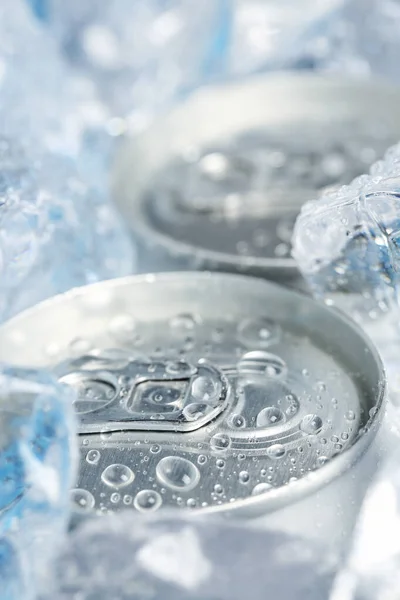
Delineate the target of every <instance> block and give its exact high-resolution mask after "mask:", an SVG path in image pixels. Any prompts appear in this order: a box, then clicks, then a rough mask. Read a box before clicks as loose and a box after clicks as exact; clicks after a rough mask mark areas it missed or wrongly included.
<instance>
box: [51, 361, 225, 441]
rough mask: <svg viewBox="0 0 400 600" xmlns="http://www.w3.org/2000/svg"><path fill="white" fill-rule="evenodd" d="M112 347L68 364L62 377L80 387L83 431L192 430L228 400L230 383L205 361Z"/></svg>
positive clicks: (78, 410)
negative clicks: (136, 355) (133, 354)
mask: <svg viewBox="0 0 400 600" xmlns="http://www.w3.org/2000/svg"><path fill="white" fill-rule="evenodd" d="M112 356H113V355H112V353H111V352H110V351H107V352H105V353H104V354H103V353H102V354H98V355H88V356H85V357H81V358H79V359H77V360H74V361H71V362H67V363H64V364H63V365H61V366H60V367H59V368H58V369H57V372H58V375H59V380H60V382H62V383H65V384H67V385H70V386H71V387H73V388H74V389H75V391H76V400H75V403H74V406H75V410H76V414H77V417H78V421H79V425H78V432H79V433H81V434H88V433H98V432H112V431H121V430H123V431H143V430H147V431H160V432H161V431H175V432H178V431H181V432H186V431H194V430H196V429H200V428H201V427H203V426H204V425H206V424H207V423H209V422H210V421H211V420H213V419H215V417H216V416H217V415H219V414H220V413H221V412H222V411H223V410H224V408H225V407H226V404H227V391H228V383H227V380H226V378H225V376H224V375H223V374H222V372H221V371H219V370H218V369H216V368H215V367H214V366H213V365H211V364H210V363H208V362H207V361H206V360H204V359H201V360H199V361H198V363H197V364H196V365H192V364H190V363H188V362H186V361H183V360H177V361H161V360H158V361H151V360H147V359H146V360H145V359H143V360H138V359H132V358H127V359H125V360H121V357H118V360H115V358H114V357H113V358H111V357H112Z"/></svg>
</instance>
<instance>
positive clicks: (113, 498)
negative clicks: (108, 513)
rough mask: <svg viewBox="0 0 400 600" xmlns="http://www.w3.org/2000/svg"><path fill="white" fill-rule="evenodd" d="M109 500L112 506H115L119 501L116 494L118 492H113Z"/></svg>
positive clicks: (118, 495) (118, 496)
mask: <svg viewBox="0 0 400 600" xmlns="http://www.w3.org/2000/svg"><path fill="white" fill-rule="evenodd" d="M110 500H111V502H112V503H113V504H117V503H118V502H119V501H120V500H121V496H120V494H118V492H114V493H113V494H111V496H110Z"/></svg>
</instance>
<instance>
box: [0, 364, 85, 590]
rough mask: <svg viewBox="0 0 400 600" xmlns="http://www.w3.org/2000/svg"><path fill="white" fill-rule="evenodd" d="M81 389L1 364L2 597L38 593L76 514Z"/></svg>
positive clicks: (0, 501)
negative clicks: (73, 496) (73, 490)
mask: <svg viewBox="0 0 400 600" xmlns="http://www.w3.org/2000/svg"><path fill="white" fill-rule="evenodd" d="M73 400H74V395H73V391H72V390H71V389H70V388H67V387H65V386H63V385H60V384H58V383H56V381H55V380H54V379H53V378H52V377H51V376H50V375H48V374H46V373H45V372H40V371H33V370H27V369H21V368H10V367H4V366H3V367H1V369H0V583H1V593H2V598H3V597H4V596H3V591H4V590H6V591H5V598H7V600H25V599H30V598H35V593H36V592H37V588H38V585H39V583H40V581H41V579H42V578H43V577H44V576H45V574H46V572H47V569H48V568H49V562H50V559H51V558H52V557H53V554H54V552H55V551H56V549H57V548H58V546H59V545H60V543H61V541H62V536H63V533H64V531H65V529H66V527H67V523H68V518H69V489H70V486H71V484H72V483H73V480H74V476H75V463H76V460H75V459H76V451H75V435H74V433H75V421H74V416H73V407H72V404H73Z"/></svg>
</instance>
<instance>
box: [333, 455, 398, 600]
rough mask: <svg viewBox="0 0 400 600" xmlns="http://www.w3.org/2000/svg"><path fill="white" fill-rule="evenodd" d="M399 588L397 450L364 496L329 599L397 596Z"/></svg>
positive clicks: (378, 599) (368, 599)
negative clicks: (351, 540) (350, 548)
mask: <svg viewBox="0 0 400 600" xmlns="http://www.w3.org/2000/svg"><path fill="white" fill-rule="evenodd" d="M399 589H400V454H399V450H398V448H397V450H396V451H395V453H394V454H393V455H392V456H391V458H390V459H389V460H388V462H387V463H386V465H385V467H384V468H383V469H382V472H381V473H380V475H379V476H378V477H377V479H376V481H375V483H374V484H373V485H372V487H371V489H370V491H369V493H368V494H367V497H366V499H365V502H364V505H363V508H362V511H361V513H360V518H359V522H358V525H357V527H356V531H355V538H354V542H353V547H352V550H351V552H350V555H349V558H348V561H347V564H346V567H345V568H344V569H343V570H342V571H341V572H340V573H339V575H338V576H337V578H336V581H335V584H334V586H333V590H332V594H331V597H330V600H396V599H397V598H398V597H399Z"/></svg>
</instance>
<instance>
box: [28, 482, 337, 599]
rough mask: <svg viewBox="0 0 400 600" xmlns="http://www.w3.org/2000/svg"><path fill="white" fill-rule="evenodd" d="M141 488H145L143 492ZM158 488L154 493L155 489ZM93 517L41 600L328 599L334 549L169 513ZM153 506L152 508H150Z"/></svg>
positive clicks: (80, 529)
mask: <svg viewBox="0 0 400 600" xmlns="http://www.w3.org/2000/svg"><path fill="white" fill-rule="evenodd" d="M143 491H144V490H142V492H139V493H143ZM148 493H151V491H148ZM141 506H142V511H143V512H142V514H141V515H139V516H135V515H134V514H132V513H129V512H128V511H126V512H124V513H121V514H119V515H118V516H112V517H98V518H94V519H89V520H88V521H86V522H84V523H83V525H81V526H80V527H78V529H77V530H75V532H74V533H73V534H72V535H71V536H70V539H69V543H68V544H67V546H66V548H65V551H64V552H63V554H62V555H61V557H60V559H59V561H58V563H57V566H56V569H55V570H54V572H53V573H52V574H51V577H49V581H48V582H47V584H46V593H44V594H43V596H41V597H40V600H50V599H51V600H61V599H62V600H69V599H71V600H72V599H75V598H78V597H79V598H81V597H82V598H85V599H89V598H90V599H91V600H92V599H93V600H94V599H96V600H110V598H112V599H113V600H135V599H137V600H139V599H142V598H146V600H243V598H246V597H247V596H248V594H249V591H251V598H252V599H253V600H265V597H266V596H265V594H266V591H267V595H268V597H271V598H272V597H278V598H282V599H283V598H284V599H285V600H292V599H293V600H297V599H298V598H307V599H308V600H313V599H315V600H317V599H320V598H327V596H328V593H329V588H330V584H331V582H332V578H333V572H334V569H335V567H336V563H335V561H334V560H333V559H332V557H331V556H330V554H329V550H327V548H324V549H323V550H321V548H320V547H314V546H311V545H309V543H308V542H306V541H305V540H302V539H299V538H292V537H288V536H286V535H284V534H283V533H277V532H268V531H262V530H259V529H255V528H250V527H244V526H239V525H234V524H227V523H226V522H225V523H224V522H222V521H220V520H215V519H212V518H211V519H208V520H205V521H203V520H201V519H199V517H195V518H190V516H188V515H186V516H183V517H182V515H178V513H174V512H170V513H166V514H164V515H163V516H162V517H160V518H154V517H151V516H149V515H148V514H147V515H145V514H144V511H145V510H147V511H150V512H151V506H152V505H151V504H150V503H142V505H141ZM146 507H147V508H146Z"/></svg>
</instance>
